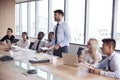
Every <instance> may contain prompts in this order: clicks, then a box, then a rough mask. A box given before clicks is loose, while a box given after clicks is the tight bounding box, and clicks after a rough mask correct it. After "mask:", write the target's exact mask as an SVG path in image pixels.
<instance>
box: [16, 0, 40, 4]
mask: <svg viewBox="0 0 120 80" xmlns="http://www.w3.org/2000/svg"><path fill="white" fill-rule="evenodd" d="M29 1H40V0H15V2H16V3H23V2H29Z"/></svg>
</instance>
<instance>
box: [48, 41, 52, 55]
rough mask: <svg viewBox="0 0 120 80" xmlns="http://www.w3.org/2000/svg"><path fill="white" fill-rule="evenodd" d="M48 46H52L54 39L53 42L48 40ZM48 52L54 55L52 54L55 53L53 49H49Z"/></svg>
mask: <svg viewBox="0 0 120 80" xmlns="http://www.w3.org/2000/svg"><path fill="white" fill-rule="evenodd" d="M48 46H49V47H52V41H51V42H49V41H48V42H47V43H46V47H48ZM47 54H51V55H52V54H53V49H51V50H48V51H47Z"/></svg>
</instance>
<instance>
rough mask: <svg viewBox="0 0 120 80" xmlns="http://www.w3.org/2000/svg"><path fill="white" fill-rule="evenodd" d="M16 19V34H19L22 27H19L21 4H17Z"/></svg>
mask: <svg viewBox="0 0 120 80" xmlns="http://www.w3.org/2000/svg"><path fill="white" fill-rule="evenodd" d="M15 21H16V23H15V24H16V35H19V32H20V29H19V27H20V26H19V4H16V5H15Z"/></svg>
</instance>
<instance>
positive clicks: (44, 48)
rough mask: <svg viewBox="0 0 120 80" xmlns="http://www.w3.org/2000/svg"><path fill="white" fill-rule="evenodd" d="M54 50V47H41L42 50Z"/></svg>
mask: <svg viewBox="0 0 120 80" xmlns="http://www.w3.org/2000/svg"><path fill="white" fill-rule="evenodd" d="M53 48H54V46H52V47H49V48H48V47H41V49H42V50H52V49H53Z"/></svg>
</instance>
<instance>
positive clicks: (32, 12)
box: [27, 1, 35, 37]
mask: <svg viewBox="0 0 120 80" xmlns="http://www.w3.org/2000/svg"><path fill="white" fill-rule="evenodd" d="M28 4H29V7H28V11H29V10H30V11H29V13H28V15H29V16H28V20H29V22H28V24H27V25H29V26H28V30H29V31H28V34H29V36H30V37H35V2H34V1H33V2H29V3H28Z"/></svg>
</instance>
